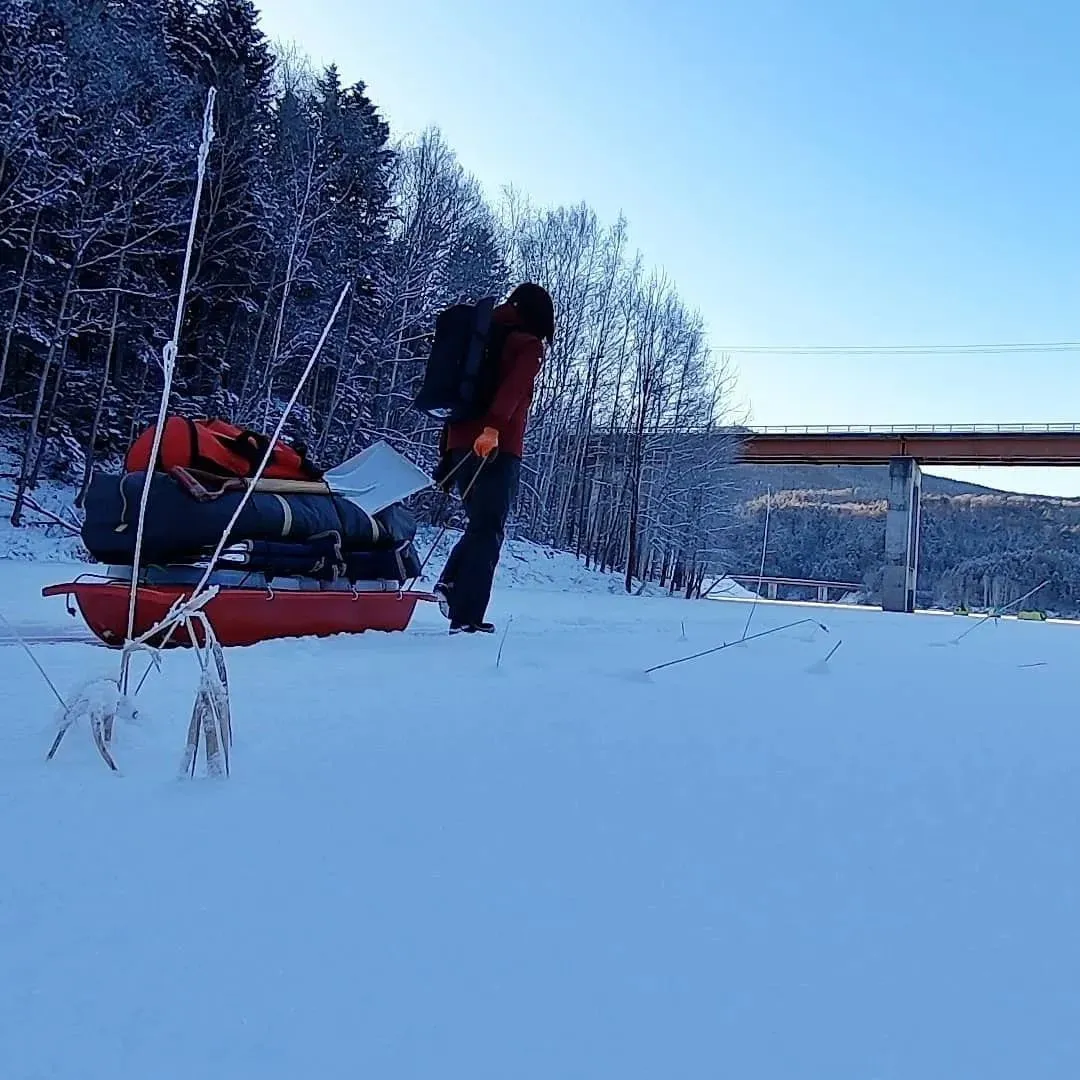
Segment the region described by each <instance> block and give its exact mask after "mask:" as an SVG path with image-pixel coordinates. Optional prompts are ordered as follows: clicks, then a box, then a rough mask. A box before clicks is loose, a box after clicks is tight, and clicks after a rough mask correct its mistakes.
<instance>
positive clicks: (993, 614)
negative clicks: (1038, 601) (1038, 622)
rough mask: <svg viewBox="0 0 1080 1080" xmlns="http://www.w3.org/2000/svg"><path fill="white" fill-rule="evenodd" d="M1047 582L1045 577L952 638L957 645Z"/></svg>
mask: <svg viewBox="0 0 1080 1080" xmlns="http://www.w3.org/2000/svg"><path fill="white" fill-rule="evenodd" d="M1049 584H1050V579H1049V578H1047V579H1046V580H1045V581H1044V582H1043V583H1042V584H1041V585H1036V586H1035V588H1034V589H1029V590H1028V591H1027V592H1026V593H1024V595H1023V596H1018V597H1017V598H1016V599H1015V600H1013V601H1012V603H1009V604H1006V605H1005V606H1004V607H999V608H995V609H994V610H993V611H991V612H990V614H989V615H984V616H983V617H982V618H981V619H980V620H979V621H978V622H977V623H976V624H975V625H974V626H969V627H968V628H967V629H966V630H965V631H964V632H963V633H962V634H961V635H960V636H959V637H957V638H954V639H953V640H954V641H955V642H956V644H957V645H959V644H960V642H961V641H963V640H964V638H966V637H967V636H968V634H971V633H973V632H974V631H976V630H978V629H979V627H980V626H982V625H983V623H986V622H989V621H990V620H991V619H996V618H999V617H1000V616H1002V615H1004V614H1005V612H1006V611H1008V610H1009V609H1010V608H1014V607H1019V605H1020V604H1022V603H1023V602H1024V601H1025V600H1028V599H1030V598H1031V597H1032V596H1034V595H1035V594H1036V593H1037V592H1038V591H1039V590H1040V589H1045V588H1046V586H1047V585H1049Z"/></svg>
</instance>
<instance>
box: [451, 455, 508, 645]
mask: <svg viewBox="0 0 1080 1080" xmlns="http://www.w3.org/2000/svg"><path fill="white" fill-rule="evenodd" d="M520 470H521V462H520V461H519V460H518V459H517V458H516V457H513V456H512V455H510V454H498V455H496V456H495V457H494V458H491V459H489V460H488V462H487V464H485V465H484V467H483V469H481V470H480V472H479V474H478V475H477V476H476V482H475V484H473V487H472V490H471V491H470V492H469V494H468V496H467V497H466V499H465V512H466V514H467V515H468V525H467V526H466V528H465V533H464V535H463V536H462V538H461V540H460V541H459V543H458V546H457V558H456V560H455V565H454V587H453V594H452V602H451V605H450V607H451V620H452V622H454V623H455V624H458V625H465V626H473V627H476V626H480V625H481V624H482V623H483V622H484V616H485V615H486V613H487V607H488V603H489V602H490V600H491V588H492V583H493V581H494V578H495V569H496V567H497V566H498V564H499V555H500V553H501V551H502V545H503V538H504V535H505V527H506V519H507V517H508V516H509V514H510V509H511V507H512V506H513V504H514V499H515V498H516V496H517V489H518V480H519V476H520ZM464 471H466V472H469V473H470V479H471V476H472V470H471V469H466V470H464Z"/></svg>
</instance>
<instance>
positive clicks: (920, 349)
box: [718, 341, 1080, 356]
mask: <svg viewBox="0 0 1080 1080" xmlns="http://www.w3.org/2000/svg"><path fill="white" fill-rule="evenodd" d="M718 351H719V352H723V353H743V354H750V353H754V354H758V355H769V356H991V355H1002V354H1006V353H1029V352H1041V353H1065V352H1080V341H1009V342H998V343H995V344H988V345H724V346H721V347H719V349H718Z"/></svg>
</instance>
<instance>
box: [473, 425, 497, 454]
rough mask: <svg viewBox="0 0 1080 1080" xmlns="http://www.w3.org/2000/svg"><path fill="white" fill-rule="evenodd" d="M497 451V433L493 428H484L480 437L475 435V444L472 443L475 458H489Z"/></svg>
mask: <svg viewBox="0 0 1080 1080" xmlns="http://www.w3.org/2000/svg"><path fill="white" fill-rule="evenodd" d="M498 449H499V433H498V432H497V431H496V430H495V428H493V427H486V428H484V430H483V432H482V433H481V434H480V435H477V437H476V442H474V443H473V452H474V453H475V454H476V456H477V457H481V458H489V457H491V455H492V454H494V453H495V451H496V450H498Z"/></svg>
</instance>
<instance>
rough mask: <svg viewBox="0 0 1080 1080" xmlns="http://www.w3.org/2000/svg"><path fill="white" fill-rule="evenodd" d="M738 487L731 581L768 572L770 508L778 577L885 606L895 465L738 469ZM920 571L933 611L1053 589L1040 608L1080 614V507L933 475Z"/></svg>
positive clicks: (926, 488)
mask: <svg viewBox="0 0 1080 1080" xmlns="http://www.w3.org/2000/svg"><path fill="white" fill-rule="evenodd" d="M729 483H730V491H731V494H732V502H733V504H734V509H733V514H732V527H731V530H730V533H729V551H728V552H727V560H726V561H727V563H728V564H729V565H728V567H727V568H728V569H729V570H730V571H731V572H733V573H756V572H757V568H758V566H759V564H760V559H761V542H762V535H763V527H764V519H765V506H766V502H767V501H769V502H770V504H771V507H772V511H771V515H770V526H769V533H770V536H769V546H768V551H767V553H766V564H765V565H766V571H765V572H766V574H767V575H775V576H780V577H800V578H810V579H819V580H828V581H861V582H863V584H864V596H865V598H866V599H867V601H868V602H877V601H878V599H879V590H880V585H881V575H882V567H883V559H884V543H885V538H884V530H885V520H884V519H885V510H886V499H887V495H888V467H887V466H884V465H881V466H873V465H867V466H833V465H800V466H786V465H737V466H733V467H732V469H731V476H730V479H729ZM770 490H771V493H772V494H771V499H770V500H766V497H765V496H766V493H767V492H769V491H770ZM919 561H920V574H919V593H918V602H919V603H920V604H922V605H926V606H937V607H946V608H953V607H957V606H961V605H962V606H966V607H972V608H974V607H979V608H982V607H989V606H993V605H999V604H1006V603H1009V602H1011V601H1012V600H1014V599H1015V598H1016V597H1018V596H1020V595H1022V594H1023V593H1024V592H1026V591H1027V590H1028V589H1031V588H1034V587H1035V586H1037V585H1039V584H1040V583H1041V582H1043V581H1049V584H1048V585H1046V586H1045V587H1044V588H1043V589H1041V590H1040V592H1039V593H1038V594H1037V597H1035V598H1033V600H1032V604H1033V605H1037V606H1040V607H1041V608H1043V609H1046V610H1051V611H1053V612H1055V613H1057V614H1061V615H1080V498H1076V499H1066V498H1057V497H1052V496H1045V495H1023V494H1016V493H1013V492H1007V491H1001V490H999V489H996V488H991V487H984V486H982V485H979V484H969V483H964V482H962V481H957V480H950V479H946V478H944V477H938V476H931V475H929V474H924V479H923V503H922V534H921V543H920V551H919Z"/></svg>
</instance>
